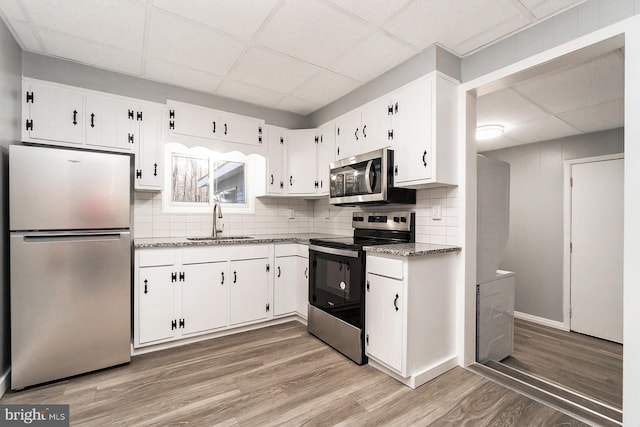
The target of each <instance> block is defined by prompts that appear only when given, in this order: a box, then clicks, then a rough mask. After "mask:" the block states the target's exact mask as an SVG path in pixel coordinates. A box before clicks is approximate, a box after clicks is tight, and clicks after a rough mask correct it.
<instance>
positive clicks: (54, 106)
mask: <svg viewBox="0 0 640 427" xmlns="http://www.w3.org/2000/svg"><path fill="white" fill-rule="evenodd" d="M25 87H26V88H27V90H26V92H27V93H25V94H24V95H25V98H24V99H25V102H27V104H26V106H25V108H26V110H27V111H26V118H25V120H27V122H26V123H23V124H22V126H23V130H24V132H25V133H24V134H23V135H24V136H25V139H37V140H45V141H56V142H65V143H72V144H82V140H83V135H84V95H83V94H82V92H79V91H75V90H71V89H66V88H61V87H57V86H48V85H44V84H40V83H28V84H25ZM27 96H29V97H30V98H29V99H28V98H27ZM30 99H32V100H30Z"/></svg>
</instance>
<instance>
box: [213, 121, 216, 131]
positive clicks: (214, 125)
mask: <svg viewBox="0 0 640 427" xmlns="http://www.w3.org/2000/svg"><path fill="white" fill-rule="evenodd" d="M213 133H216V122H215V120H214V121H213Z"/></svg>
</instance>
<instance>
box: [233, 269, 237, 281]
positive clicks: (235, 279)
mask: <svg viewBox="0 0 640 427" xmlns="http://www.w3.org/2000/svg"><path fill="white" fill-rule="evenodd" d="M237 281H238V275H237V274H236V272H235V271H234V272H233V283H236V282H237Z"/></svg>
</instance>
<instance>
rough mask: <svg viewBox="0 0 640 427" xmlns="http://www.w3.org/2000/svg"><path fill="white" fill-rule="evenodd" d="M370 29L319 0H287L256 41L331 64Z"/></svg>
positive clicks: (317, 62) (315, 62) (323, 63)
mask: <svg viewBox="0 0 640 427" xmlns="http://www.w3.org/2000/svg"><path fill="white" fill-rule="evenodd" d="M370 31H371V30H370V29H369V27H367V26H366V25H365V24H363V23H361V22H360V21H358V20H356V19H354V18H352V17H351V16H348V15H346V14H344V13H341V12H339V11H337V10H336V9H334V8H333V7H331V6H328V5H326V4H324V3H320V2H318V1H317V0H286V1H285V3H284V4H283V5H282V6H281V7H280V9H278V11H277V12H276V13H275V15H274V16H273V17H272V18H271V20H270V21H269V23H268V24H267V25H266V27H265V28H264V29H263V31H262V33H261V34H260V35H259V36H258V37H257V43H259V44H260V45H262V46H265V47H268V48H271V49H274V50H277V51H279V52H282V53H285V54H287V55H290V56H293V57H295V58H300V59H302V60H304V61H307V62H310V63H313V64H316V65H320V66H323V67H328V66H329V65H330V64H332V63H333V62H334V61H335V59H336V58H337V57H339V56H340V55H341V54H342V53H344V52H345V51H346V50H347V49H349V48H350V47H352V46H353V45H354V44H355V43H357V42H358V40H360V39H361V38H362V37H364V36H365V35H367V34H368V33H369V32H370Z"/></svg>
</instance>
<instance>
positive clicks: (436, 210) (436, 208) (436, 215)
mask: <svg viewBox="0 0 640 427" xmlns="http://www.w3.org/2000/svg"><path fill="white" fill-rule="evenodd" d="M431 216H432V217H433V219H434V221H440V220H441V219H442V205H433V206H431Z"/></svg>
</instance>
